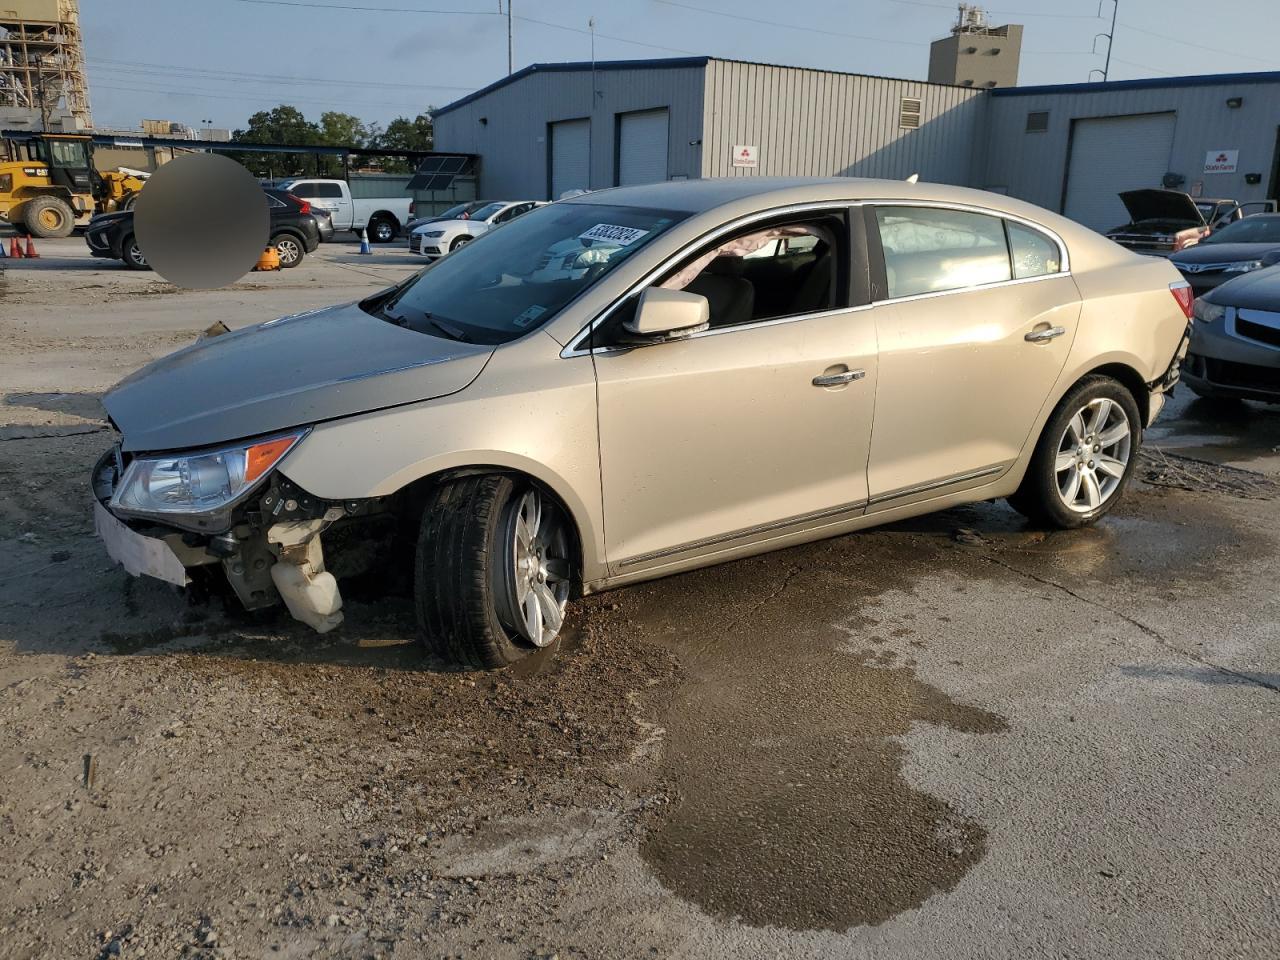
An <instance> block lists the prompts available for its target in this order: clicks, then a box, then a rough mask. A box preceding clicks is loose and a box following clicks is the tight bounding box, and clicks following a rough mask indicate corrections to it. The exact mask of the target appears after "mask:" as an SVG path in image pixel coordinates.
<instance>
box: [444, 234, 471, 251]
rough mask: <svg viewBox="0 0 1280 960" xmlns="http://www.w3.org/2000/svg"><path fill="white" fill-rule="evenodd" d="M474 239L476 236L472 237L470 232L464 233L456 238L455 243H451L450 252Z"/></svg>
mask: <svg viewBox="0 0 1280 960" xmlns="http://www.w3.org/2000/svg"><path fill="white" fill-rule="evenodd" d="M474 239H475V238H474V237H472V236H471V235H470V234H466V233H464V234H463V235H462V236H460V237H458V238H457V239H456V240H454V241H453V243H451V244H449V252H450V253H453V251H455V250H457V249H458V248H459V247H465V246H466V245H467V244H468V243H470V242H471V241H472V240H474Z"/></svg>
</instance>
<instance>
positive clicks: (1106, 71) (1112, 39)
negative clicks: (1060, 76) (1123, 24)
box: [1089, 0, 1120, 83]
mask: <svg viewBox="0 0 1280 960" xmlns="http://www.w3.org/2000/svg"><path fill="white" fill-rule="evenodd" d="M1105 2H1106V0H1098V19H1099V20H1101V19H1102V5H1103V3H1105ZM1119 13H1120V0H1111V32H1110V33H1099V34H1097V35H1096V36H1095V37H1094V38H1093V49H1094V52H1095V53H1096V52H1097V50H1098V37H1106V38H1107V59H1106V61H1105V62H1104V63H1103V66H1102V69H1101V70H1099V69H1098V68H1097V67H1095V68H1094V69H1092V70H1090V71H1089V78H1090V79H1092V78H1093V75H1094V74H1095V73H1101V74H1102V82H1103V83H1106V82H1107V78H1108V77H1109V76H1110V75H1111V48H1112V47H1113V46H1115V43H1116V16H1117V15H1118V14H1119Z"/></svg>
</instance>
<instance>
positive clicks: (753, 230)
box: [92, 177, 1191, 667]
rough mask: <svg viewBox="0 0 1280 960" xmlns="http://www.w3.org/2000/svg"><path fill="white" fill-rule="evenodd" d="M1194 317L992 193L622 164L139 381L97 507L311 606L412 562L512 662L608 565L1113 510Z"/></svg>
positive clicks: (1075, 518) (451, 615)
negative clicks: (665, 172)
mask: <svg viewBox="0 0 1280 960" xmlns="http://www.w3.org/2000/svg"><path fill="white" fill-rule="evenodd" d="M1190 317H1191V297H1190V290H1189V288H1188V286H1187V284H1186V283H1185V282H1184V281H1183V280H1181V278H1180V277H1179V275H1178V272H1177V271H1176V270H1175V269H1174V268H1173V267H1172V266H1170V265H1169V264H1168V263H1167V262H1165V261H1163V260H1158V259H1150V258H1146V257H1141V256H1138V255H1136V254H1133V253H1130V252H1129V251H1127V250H1125V249H1123V248H1122V247H1120V246H1117V245H1116V244H1114V243H1112V242H1111V241H1109V240H1107V239H1105V238H1103V237H1101V236H1099V235H1098V234H1096V233H1094V232H1092V231H1090V230H1087V229H1085V228H1084V227H1081V226H1079V225H1077V224H1074V223H1072V222H1070V221H1068V220H1065V219H1063V218H1062V217H1059V216H1057V215H1055V214H1052V213H1048V212H1047V211H1044V210H1041V209H1039V208H1037V207H1034V206H1031V205H1029V204H1026V203H1022V202H1019V201H1016V200H1012V199H1009V198H1008V197H1003V196H997V195H994V194H990V193H983V192H980V191H976V190H968V189H962V188H958V187H948V186H940V185H935V184H926V183H904V182H896V181H894V182H891V181H881V180H856V179H833V180H770V179H763V178H755V177H746V178H736V179H719V180H700V181H688V182H673V183H662V184H655V185H653V186H645V187H629V188H622V189H615V190H605V191H601V192H598V193H592V194H589V195H585V196H581V197H577V198H574V199H572V200H568V201H561V202H558V203H553V204H550V205H547V206H544V207H542V208H540V209H538V210H534V211H533V212H531V213H528V214H526V215H525V216H523V217H520V218H518V219H517V220H515V221H513V222H512V223H510V224H507V225H506V226H504V227H503V228H502V229H501V230H494V231H492V232H490V233H487V234H485V235H483V236H481V237H479V238H477V239H476V240H475V241H474V242H473V243H471V244H469V245H467V246H466V247H465V248H464V249H461V250H459V251H457V252H456V253H454V254H453V255H452V256H449V257H446V258H444V259H442V260H439V261H438V262H436V263H433V264H432V265H431V266H429V267H427V268H426V269H424V270H422V271H421V272H419V273H417V274H416V275H414V276H412V277H410V278H408V279H407V280H405V281H404V282H402V283H400V284H399V285H397V286H395V287H393V288H391V289H388V290H385V291H383V292H381V293H378V294H377V295H375V296H372V297H370V298H368V299H366V300H363V301H360V302H358V303H351V304H347V305H343V306H336V307H332V308H329V309H325V310H319V311H313V312H311V313H306V314H299V315H297V316H290V317H284V318H282V319H279V320H272V321H269V322H267V323H264V324H261V325H259V326H255V327H250V328H247V329H243V330H238V331H236V332H234V333H230V334H224V335H223V336H219V337H214V338H208V339H204V340H201V341H200V342H198V343H195V344H194V345H192V346H189V347H187V348H185V349H183V350H179V351H178V352H177V353H174V354H173V355H171V356H169V357H167V358H164V359H162V360H159V361H157V362H155V363H153V364H151V365H150V366H148V367H146V368H144V369H142V370H140V371H138V372H137V373H135V374H134V375H132V376H131V377H129V378H128V379H126V380H125V381H123V382H122V383H121V384H120V385H119V386H117V387H116V388H115V389H114V390H112V391H111V392H110V393H109V394H108V395H107V396H106V398H105V400H104V403H105V406H106V409H107V411H108V413H109V415H110V417H111V422H112V425H113V426H114V428H115V429H116V430H117V432H118V438H117V442H116V443H115V445H114V446H113V448H112V449H111V450H109V451H108V452H107V453H106V454H105V455H104V456H103V457H102V459H101V460H100V461H99V463H98V464H97V466H96V468H95V469H94V473H93V477H92V485H93V491H94V494H95V498H96V501H97V503H96V506H95V511H96V523H97V529H98V531H99V533H100V535H101V536H102V538H103V539H104V541H105V543H106V547H107V550H108V552H109V553H110V554H111V555H112V556H113V557H114V558H115V559H116V560H117V561H118V562H120V563H121V564H123V565H124V566H125V568H126V569H128V570H129V571H130V572H131V573H133V574H134V575H141V574H145V575H149V576H153V577H159V578H161V579H164V580H168V581H171V582H173V583H176V584H180V585H187V584H190V583H192V582H193V581H197V580H198V581H204V582H208V581H209V580H210V579H211V578H212V579H214V580H219V581H221V580H223V578H225V581H226V582H227V583H229V584H230V588H231V589H232V590H234V592H235V593H236V594H237V595H238V597H239V599H240V600H241V601H242V602H243V604H244V605H245V606H246V607H248V608H250V609H256V608H261V607H267V606H270V605H273V604H276V603H279V602H281V601H283V602H284V604H285V605H286V606H287V607H288V609H289V611H290V613H291V614H292V615H293V616H294V617H296V618H297V619H299V620H302V621H304V622H306V623H308V624H310V625H311V626H313V627H314V628H316V629H317V630H320V631H325V630H329V629H331V628H333V627H334V626H336V625H337V624H338V623H339V622H340V621H341V618H342V612H341V607H342V598H341V591H340V587H339V583H340V580H341V579H343V578H345V577H347V576H350V575H354V574H356V573H359V572H360V571H361V570H362V569H364V568H366V567H368V566H369V564H370V562H371V560H373V559H377V558H379V557H381V558H382V559H383V560H384V561H389V562H391V563H392V564H395V563H402V569H403V568H407V567H409V566H411V567H412V574H413V581H414V584H413V585H414V596H415V606H416V610H417V617H418V625H419V629H420V632H421V635H422V639H423V640H424V641H425V642H426V643H427V644H428V645H429V646H430V647H431V648H433V649H434V650H436V651H438V652H439V653H440V654H442V655H443V656H445V657H447V658H449V659H452V660H456V661H461V662H464V663H467V664H471V665H474V666H483V667H499V666H503V665H505V664H510V663H512V662H513V661H515V660H517V659H519V658H521V657H523V656H525V655H527V654H528V653H530V652H531V651H533V650H535V649H537V648H539V647H545V646H547V645H548V644H550V643H552V642H553V641H554V640H555V638H556V636H557V634H558V633H559V631H560V629H561V625H562V623H563V622H564V616H565V607H566V604H567V602H568V601H570V600H571V599H573V598H575V597H577V596H581V595H583V594H588V593H593V592H596V591H599V590H603V589H606V588H611V587H617V586H622V585H624V584H629V583H634V582H637V581H640V580H646V579H651V578H655V577H660V576H665V575H667V574H672V573H676V572H679V571H682V570H689V569H691V568H694V567H701V566H706V565H708V564H713V563H719V562H721V561H725V560H732V559H734V558H738V557H744V556H747V555H750V554H755V553H760V552H763V551H767V550H774V549H778V548H780V547H786V546H790V545H793V544H798V543H803V542H805V541H810V540H816V539H819V538H822V537H831V536H836V535H839V534H845V533H849V532H850V531H853V530H857V529H860V528H863V527H868V526H872V525H875V524H881V523H886V522H889V521H892V520H898V519H901V518H903V517H908V516H912V515H914V514H921V513H926V512H929V511H933V510H939V509H942V508H944V507H949V506H952V505H954V504H959V503H964V502H969V501H978V500H990V499H993V498H998V497H1006V498H1008V500H1009V502H1010V503H1011V504H1012V505H1013V506H1014V507H1015V508H1016V509H1017V510H1019V511H1021V512H1022V513H1023V514H1025V515H1027V516H1028V517H1030V518H1032V520H1033V521H1034V522H1036V523H1043V524H1049V525H1054V526H1058V527H1075V526H1080V525H1082V524H1087V523H1091V522H1093V521H1095V520H1097V519H1098V518H1099V517H1100V516H1102V515H1103V514H1104V513H1106V512H1107V511H1108V510H1109V509H1111V508H1112V507H1113V506H1114V505H1115V503H1116V501H1117V500H1119V498H1120V496H1121V494H1122V493H1123V491H1124V488H1125V484H1126V482H1127V481H1128V480H1129V478H1130V476H1131V474H1132V473H1133V469H1134V464H1135V460H1136V457H1137V452H1138V446H1139V444H1140V442H1141V439H1142V431H1143V429H1144V428H1145V427H1146V426H1147V425H1149V424H1150V423H1151V421H1152V420H1153V419H1154V418H1155V416H1156V415H1157V413H1158V412H1159V411H1160V408H1161V406H1162V405H1163V402H1164V398H1165V396H1166V394H1167V393H1168V392H1169V391H1170V389H1171V388H1172V387H1173V385H1174V383H1175V382H1176V380H1177V377H1178V365H1179V360H1180V359H1181V357H1182V355H1183V354H1184V353H1185V352H1186V347H1187V340H1188V333H1189V326H1190ZM400 558H403V560H402V561H401V559H400Z"/></svg>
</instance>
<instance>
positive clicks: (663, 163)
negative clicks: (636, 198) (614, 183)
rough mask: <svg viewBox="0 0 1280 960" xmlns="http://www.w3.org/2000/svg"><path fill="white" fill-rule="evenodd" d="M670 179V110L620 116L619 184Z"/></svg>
mask: <svg viewBox="0 0 1280 960" xmlns="http://www.w3.org/2000/svg"><path fill="white" fill-rule="evenodd" d="M665 179H667V111H666V108H663V109H661V110H645V111H644V112H642V113H626V114H623V115H622V116H621V117H620V118H619V119H618V186H620V187H625V186H629V185H630V184H633V183H657V182H659V181H661V180H665Z"/></svg>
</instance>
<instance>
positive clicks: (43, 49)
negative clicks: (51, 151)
mask: <svg viewBox="0 0 1280 960" xmlns="http://www.w3.org/2000/svg"><path fill="white" fill-rule="evenodd" d="M5 107H8V108H12V109H16V110H20V111H27V112H30V114H31V119H32V121H33V122H34V121H36V120H37V119H38V120H39V123H40V129H41V130H48V129H50V124H51V122H52V120H53V118H54V116H55V115H57V114H62V115H64V116H65V115H69V116H70V117H71V119H72V122H73V124H74V126H75V127H76V128H78V129H91V128H92V127H93V117H92V115H91V113H90V110H89V84H88V81H87V80H86V79H85V72H84V45H83V42H82V41H81V37H80V9H79V2H78V0H0V108H5Z"/></svg>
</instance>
